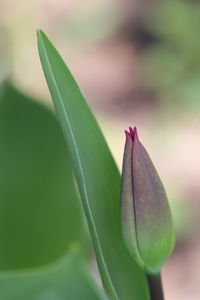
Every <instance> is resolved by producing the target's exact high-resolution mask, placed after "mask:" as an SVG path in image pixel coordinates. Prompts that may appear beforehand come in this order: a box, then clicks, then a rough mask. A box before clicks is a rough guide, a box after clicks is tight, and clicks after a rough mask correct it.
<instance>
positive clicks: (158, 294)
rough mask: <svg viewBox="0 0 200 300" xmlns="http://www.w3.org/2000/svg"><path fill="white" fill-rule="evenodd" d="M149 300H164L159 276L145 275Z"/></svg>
mask: <svg viewBox="0 0 200 300" xmlns="http://www.w3.org/2000/svg"><path fill="white" fill-rule="evenodd" d="M147 280H148V284H149V290H150V295H151V300H164V294H163V288H162V281H161V275H160V274H156V275H152V274H147Z"/></svg>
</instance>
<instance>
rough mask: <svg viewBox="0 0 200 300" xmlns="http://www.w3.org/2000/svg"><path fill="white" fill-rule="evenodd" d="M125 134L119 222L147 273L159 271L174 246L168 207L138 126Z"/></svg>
mask: <svg viewBox="0 0 200 300" xmlns="http://www.w3.org/2000/svg"><path fill="white" fill-rule="evenodd" d="M125 133H126V144H125V150H124V158H123V169H122V184H121V224H122V234H123V237H124V241H125V243H126V245H127V248H128V249H129V251H130V252H131V254H132V255H133V256H134V258H135V260H136V261H137V263H138V264H139V266H140V267H141V268H143V269H144V270H145V271H146V273H158V272H159V271H160V269H161V267H162V265H163V263H164V261H165V260H166V258H167V256H168V255H169V254H170V252H171V251H172V249H173V246H174V231H173V223H172V216H171V212H170V207H169V204H168V200H167V196H166V193H165V189H164V187H163V184H162V182H161V180H160V178H159V176H158V173H157V172H156V169H155V167H154V165H153V163H152V161H151V159H150V157H149V155H148V153H147V151H146V150H145V148H144V146H143V145H142V144H141V143H140V141H139V138H138V134H137V129H136V128H134V129H132V128H130V131H129V132H128V131H125Z"/></svg>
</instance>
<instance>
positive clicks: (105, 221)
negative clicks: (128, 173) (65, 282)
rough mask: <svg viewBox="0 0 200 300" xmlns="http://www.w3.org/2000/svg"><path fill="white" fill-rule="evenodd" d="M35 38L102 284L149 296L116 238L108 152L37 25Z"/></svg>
mask: <svg viewBox="0 0 200 300" xmlns="http://www.w3.org/2000/svg"><path fill="white" fill-rule="evenodd" d="M38 44H39V53H40V59H41V62H42V66H43V69H44V74H45V76H46V80H47V83H48V86H49V90H50V92H51V95H52V98H53V101H54V105H55V108H56V111H57V114H58V118H59V120H60V123H61V126H62V129H63V132H64V136H65V139H66V142H67V145H68V149H69V152H70V155H71V159H72V162H73V166H74V170H75V174H76V178H77V182H78V186H79V190H80V194H81V199H82V201H83V206H84V209H85V214H86V217H87V221H88V225H89V229H90V232H91V235H92V239H93V244H94V248H95V252H96V257H97V263H98V266H99V269H100V273H101V277H102V281H103V284H104V287H105V289H106V290H107V293H108V294H109V295H110V296H111V297H112V299H115V300H116V299H118V300H119V299H120V300H133V299H136V300H138V299H143V300H146V299H149V293H148V289H147V282H146V278H145V275H144V273H143V271H142V270H140V269H139V268H138V267H137V266H136V264H135V262H134V261H133V259H132V258H131V257H130V255H129V253H128V252H127V250H126V248H125V246H124V243H123V241H122V236H121V231H120V221H119V220H120V218H119V189H120V175H119V172H118V170H117V167H116V165H115V163H114V161H113V158H112V156H111V153H110V151H109V149H108V147H107V145H106V143H105V140H104V137H103V135H102V133H101V131H100V129H99V127H98V125H97V123H96V121H95V119H94V117H93V115H92V113H91V111H90V109H89V108H88V106H87V104H86V102H85V100H84V98H83V96H82V94H81V92H80V90H79V88H78V86H77V84H76V82H75V81H74V79H73V77H72V75H71V73H70V72H69V70H68V69H67V67H66V65H65V64H64V62H63V60H62V58H61V57H60V55H59V54H58V52H57V51H56V49H55V48H54V46H53V45H52V44H51V42H50V41H49V40H48V38H47V37H46V36H45V34H44V33H43V32H42V31H38Z"/></svg>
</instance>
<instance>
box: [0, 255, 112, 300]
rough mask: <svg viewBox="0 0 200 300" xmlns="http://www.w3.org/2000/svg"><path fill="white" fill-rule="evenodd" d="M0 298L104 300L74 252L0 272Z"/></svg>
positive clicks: (18, 299)
mask: <svg viewBox="0 0 200 300" xmlns="http://www.w3.org/2000/svg"><path fill="white" fill-rule="evenodd" d="M0 291H1V292H0V294H1V299H3V300H106V299H107V298H106V296H105V295H103V293H102V292H101V291H100V289H98V288H97V286H96V284H95V282H94V281H93V280H92V278H91V275H90V273H89V270H88V268H87V266H86V264H85V263H84V261H83V260H82V259H81V257H80V256H79V255H78V253H76V252H72V251H71V253H70V254H69V255H68V256H66V257H65V258H63V259H60V260H59V261H57V262H56V263H53V264H50V265H49V266H45V267H43V268H35V269H33V270H28V271H18V272H2V273H0Z"/></svg>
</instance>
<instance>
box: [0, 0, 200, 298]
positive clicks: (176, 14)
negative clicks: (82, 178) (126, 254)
mask: <svg viewBox="0 0 200 300" xmlns="http://www.w3.org/2000/svg"><path fill="white" fill-rule="evenodd" d="M38 27H39V28H42V29H44V30H45V32H47V34H48V35H49V37H50V38H51V40H52V41H53V42H54V44H55V45H56V47H57V48H58V49H59V50H60V52H61V54H62V56H63V57H64V59H65V61H66V63H67V64H68V66H69V67H70V69H71V71H72V73H73V75H74V76H75V78H76V80H77V81H78V83H79V85H80V87H81V90H82V91H83V93H84V95H85V97H86V99H87V100H88V102H89V104H90V105H91V107H92V109H93V110H94V112H95V114H96V116H97V118H98V120H99V122H100V125H101V127H102V129H103V132H104V134H105V136H106V139H107V142H108V144H109V146H110V148H111V150H112V153H113V154H114V157H115V159H116V161H117V163H118V165H119V168H120V169H121V161H122V154H123V146H124V129H126V128H127V127H128V126H137V127H138V131H139V134H140V136H141V140H142V142H143V143H144V144H145V146H146V148H147V150H148V152H149V153H150V155H151V157H152V160H153V161H154V163H155V166H156V167H157V169H158V171H159V173H160V176H161V178H162V180H163V182H164V184H165V186H166V189H167V193H168V196H169V200H170V203H171V206H172V209H173V214H174V218H175V226H176V231H177V247H176V249H175V252H174V254H173V255H172V257H171V258H170V260H169V261H168V263H167V264H166V266H165V268H164V271H163V278H164V288H165V290H166V298H167V299H168V298H170V297H171V298H172V299H174V300H176V299H182V300H184V299H188V298H189V297H190V299H199V297H200V287H199V283H198V280H199V276H200V271H199V268H198V267H197V266H198V263H199V262H200V239H199V228H200V226H199V225H200V222H199V219H200V202H199V198H200V185H199V178H200V155H199V149H200V35H199V29H200V2H199V1H197V0H196V1H189V0H188V1H186V0H185V1H184V0H173V1H171V0H165V1H158V0H155V1H153V0H151V1H147V0H142V1H141V0H135V1H132V0H87V1H81V0H67V1H64V0H57V1H55V0H40V1H39V0H32V1H24V0H20V1H18V2H17V3H16V2H15V1H13V0H1V3H0V36H1V39H0V65H1V68H0V81H1V90H0V97H1V100H0V141H1V147H0V154H1V155H0V166H1V167H0V194H1V199H0V216H1V218H0V240H4V241H5V242H4V243H0V268H1V269H2V270H8V269H21V268H27V267H31V266H37V265H42V264H47V263H49V262H52V261H54V260H55V259H57V258H59V257H62V256H63V255H65V253H67V251H68V250H69V248H70V247H71V245H78V246H77V247H79V248H81V249H82V250H81V251H83V253H84V254H85V255H87V256H91V249H90V246H88V234H87V228H86V226H85V220H84V217H83V215H82V209H81V206H80V203H79V199H78V195H77V192H76V187H75V186H74V183H73V175H72V170H71V166H70V162H69V161H67V159H66V155H65V153H66V147H65V144H64V141H63V137H62V134H61V132H60V128H59V126H58V124H57V122H56V119H55V118H54V112H53V109H52V103H51V99H50V96H49V93H48V89H47V86H46V83H45V80H44V77H43V73H42V69H41V66H40V62H39V57H38V51H37V43H36V29H37V28H38ZM44 120H45V122H44ZM31 137H32V138H31ZM68 174H70V176H67V175H68ZM56 179H57V180H56ZM53 182H56V184H53ZM72 186H73V188H72V189H71V187H72ZM27 199H29V200H28V202H27ZM55 199H56V202H55ZM66 199H70V200H69V201H65V200H66ZM47 203H48V205H47ZM46 207H48V210H46ZM5 212H6V214H5ZM66 216H67V217H66ZM24 224H26V226H24ZM41 228H42V229H41ZM72 228H73V230H74V232H73V231H72ZM36 245H37V247H36ZM94 268H95V267H94ZM95 270H96V269H95ZM95 274H96V271H95ZM183 283H184V285H183Z"/></svg>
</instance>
